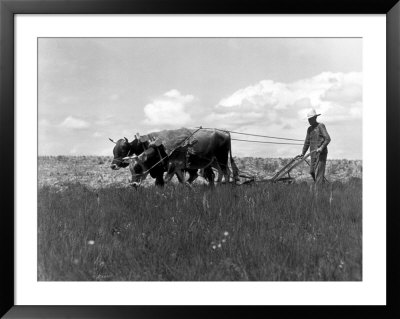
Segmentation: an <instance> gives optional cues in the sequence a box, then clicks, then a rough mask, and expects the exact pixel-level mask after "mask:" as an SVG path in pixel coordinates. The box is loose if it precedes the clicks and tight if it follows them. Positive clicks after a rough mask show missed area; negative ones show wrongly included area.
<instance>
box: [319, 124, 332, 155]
mask: <svg viewBox="0 0 400 319" xmlns="http://www.w3.org/2000/svg"><path fill="white" fill-rule="evenodd" d="M319 129H320V132H321V135H322V136H323V137H324V142H323V143H322V144H321V146H320V147H319V148H318V150H317V152H318V151H319V152H322V150H323V149H324V148H326V147H327V146H328V144H329V143H330V142H331V137H330V136H329V134H328V131H327V130H326V127H325V125H324V124H322V123H320V124H319Z"/></svg>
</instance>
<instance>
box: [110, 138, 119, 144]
mask: <svg viewBox="0 0 400 319" xmlns="http://www.w3.org/2000/svg"><path fill="white" fill-rule="evenodd" d="M108 139H109V140H110V141H111V142H113V143H114V144H117V142H114V140H113V139H112V138H108Z"/></svg>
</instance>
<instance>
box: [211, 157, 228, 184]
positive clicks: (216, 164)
mask: <svg viewBox="0 0 400 319" xmlns="http://www.w3.org/2000/svg"><path fill="white" fill-rule="evenodd" d="M212 166H213V167H214V168H216V169H217V170H218V178H217V182H218V183H221V182H222V177H223V176H225V174H224V171H223V170H222V168H221V166H220V165H219V164H218V162H217V161H216V160H214V162H213V164H212ZM225 180H226V177H225Z"/></svg>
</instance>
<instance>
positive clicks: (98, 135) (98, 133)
mask: <svg viewBox="0 0 400 319" xmlns="http://www.w3.org/2000/svg"><path fill="white" fill-rule="evenodd" d="M102 136H104V134H103V133H101V132H94V133H93V137H102Z"/></svg>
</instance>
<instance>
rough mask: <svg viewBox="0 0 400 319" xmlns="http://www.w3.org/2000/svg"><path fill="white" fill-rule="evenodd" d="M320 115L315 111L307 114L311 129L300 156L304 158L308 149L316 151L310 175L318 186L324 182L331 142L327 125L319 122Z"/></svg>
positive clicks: (312, 154)
mask: <svg viewBox="0 0 400 319" xmlns="http://www.w3.org/2000/svg"><path fill="white" fill-rule="evenodd" d="M319 115H321V114H317V112H315V110H314V109H312V110H311V111H310V112H308V114H307V118H308V123H310V127H309V128H308V129H307V136H306V139H305V141H304V146H303V152H302V153H301V155H300V157H303V156H304V155H305V154H306V153H307V150H308V148H310V152H313V151H314V152H313V153H311V165H310V174H311V176H312V178H313V179H314V182H315V183H316V184H322V183H323V182H324V175H325V166H326V158H327V156H328V148H327V145H328V144H329V142H330V141H331V138H330V136H329V134H328V132H327V130H326V128H325V125H324V124H322V123H318V122H317V116H319Z"/></svg>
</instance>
